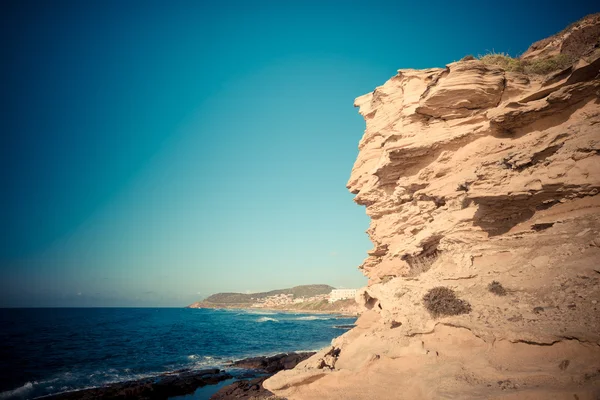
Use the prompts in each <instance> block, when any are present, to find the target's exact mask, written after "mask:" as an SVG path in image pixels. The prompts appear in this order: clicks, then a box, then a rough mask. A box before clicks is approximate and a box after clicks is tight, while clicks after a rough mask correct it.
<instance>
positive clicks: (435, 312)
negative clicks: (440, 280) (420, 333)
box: [423, 286, 471, 318]
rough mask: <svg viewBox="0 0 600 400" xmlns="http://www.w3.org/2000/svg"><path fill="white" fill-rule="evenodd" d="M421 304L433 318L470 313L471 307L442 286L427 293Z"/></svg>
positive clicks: (452, 291)
mask: <svg viewBox="0 0 600 400" xmlns="http://www.w3.org/2000/svg"><path fill="white" fill-rule="evenodd" d="M423 303H424V304H425V308H426V309H427V311H429V313H430V314H431V315H432V316H433V317H434V318H435V317H440V316H446V315H459V314H468V313H470V312H471V305H470V304H469V303H468V302H466V301H465V300H461V299H459V298H458V297H456V293H454V290H452V289H450V288H447V287H444V286H438V287H434V288H433V289H431V290H430V291H429V292H427V294H426V295H425V296H423Z"/></svg>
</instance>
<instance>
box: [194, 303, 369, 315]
mask: <svg viewBox="0 0 600 400" xmlns="http://www.w3.org/2000/svg"><path fill="white" fill-rule="evenodd" d="M185 308H188V309H207V310H239V311H258V312H260V311H270V312H277V313H281V314H326V315H340V316H344V317H358V316H360V313H359V312H358V310H357V311H355V312H349V311H340V310H302V309H295V308H285V309H282V308H270V307H260V308H259V307H241V306H239V305H236V306H232V307H227V306H225V305H222V304H219V305H214V306H212V305H202V306H197V307H192V306H187V307H185Z"/></svg>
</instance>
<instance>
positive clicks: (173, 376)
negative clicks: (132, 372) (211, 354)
mask: <svg viewBox="0 0 600 400" xmlns="http://www.w3.org/2000/svg"><path fill="white" fill-rule="evenodd" d="M230 378H232V376H231V375H229V374H228V373H226V372H225V371H221V370H219V369H217V368H212V369H205V370H201V371H184V372H182V373H179V374H177V373H174V372H171V373H168V374H163V375H160V376H157V377H152V378H144V379H139V380H136V381H129V382H119V383H113V384H110V385H106V386H103V387H100V388H94V389H84V390H78V391H75V392H67V393H59V394H56V395H52V396H47V397H44V400H92V399H115V398H118V399H122V400H127V399H142V400H162V399H164V400H166V399H168V398H169V397H174V396H183V395H186V394H191V393H194V391H195V390H196V389H198V388H200V387H203V386H206V385H214V384H216V383H219V382H221V381H224V380H226V379H230Z"/></svg>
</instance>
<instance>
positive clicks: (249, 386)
mask: <svg viewBox="0 0 600 400" xmlns="http://www.w3.org/2000/svg"><path fill="white" fill-rule="evenodd" d="M313 354H315V353H314V352H306V353H283V354H277V355H274V356H271V357H252V358H245V359H243V360H239V361H234V362H232V363H231V366H232V367H237V368H248V369H253V370H257V371H264V372H266V373H267V374H268V375H266V376H262V377H259V378H254V379H250V380H240V381H237V382H234V383H232V384H231V385H227V386H225V387H224V388H221V389H220V390H219V391H218V392H217V393H215V394H214V395H212V396H211V398H210V399H211V400H225V399H251V398H252V399H254V398H263V397H264V398H267V397H270V396H273V393H271V392H269V391H268V390H267V389H265V388H264V387H263V386H262V383H263V382H264V381H265V380H266V379H267V378H269V377H270V376H271V375H273V374H274V373H275V372H279V371H281V370H284V369H292V368H294V367H295V366H296V365H298V363H300V362H302V361H304V360H306V359H307V358H309V357H310V356H312V355H313Z"/></svg>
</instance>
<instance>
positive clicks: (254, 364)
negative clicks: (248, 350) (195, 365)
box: [230, 352, 315, 374]
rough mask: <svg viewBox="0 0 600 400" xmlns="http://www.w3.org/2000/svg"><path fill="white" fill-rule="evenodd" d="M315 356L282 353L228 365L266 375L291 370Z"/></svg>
mask: <svg viewBox="0 0 600 400" xmlns="http://www.w3.org/2000/svg"><path fill="white" fill-rule="evenodd" d="M313 354H315V353H314V352H305V353H282V354H277V355H274V356H271V357H251V358H245V359H243V360H239V361H233V362H232V363H231V364H230V365H231V366H232V367H237V368H247V369H255V370H260V371H264V372H266V373H268V374H274V373H275V372H278V371H281V370H284V369H292V368H294V367H295V366H296V365H297V364H298V363H299V362H302V361H304V360H306V359H307V358H308V357H310V356H312V355H313Z"/></svg>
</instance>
